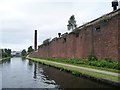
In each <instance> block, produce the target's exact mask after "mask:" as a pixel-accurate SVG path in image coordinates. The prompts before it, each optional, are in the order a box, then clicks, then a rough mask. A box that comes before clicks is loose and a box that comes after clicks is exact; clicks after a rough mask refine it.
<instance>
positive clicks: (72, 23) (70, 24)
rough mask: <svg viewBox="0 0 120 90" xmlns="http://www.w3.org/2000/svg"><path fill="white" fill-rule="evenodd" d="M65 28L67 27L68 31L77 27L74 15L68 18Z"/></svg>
mask: <svg viewBox="0 0 120 90" xmlns="http://www.w3.org/2000/svg"><path fill="white" fill-rule="evenodd" d="M67 27H68V30H71V29H72V30H73V29H75V28H76V27H77V24H76V20H75V17H74V15H72V16H71V17H70V19H69V21H68V25H67Z"/></svg>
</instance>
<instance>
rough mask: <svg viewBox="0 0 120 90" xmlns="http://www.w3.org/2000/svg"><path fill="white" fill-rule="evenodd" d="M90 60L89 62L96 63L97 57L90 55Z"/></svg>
mask: <svg viewBox="0 0 120 90" xmlns="http://www.w3.org/2000/svg"><path fill="white" fill-rule="evenodd" d="M88 60H89V61H96V60H97V57H96V56H95V55H89V57H88Z"/></svg>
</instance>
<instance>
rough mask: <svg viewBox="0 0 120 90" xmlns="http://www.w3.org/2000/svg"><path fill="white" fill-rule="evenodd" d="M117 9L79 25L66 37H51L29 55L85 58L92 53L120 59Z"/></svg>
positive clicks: (98, 56)
mask: <svg viewBox="0 0 120 90" xmlns="http://www.w3.org/2000/svg"><path fill="white" fill-rule="evenodd" d="M119 11H120V10H117V11H114V12H111V13H109V14H107V15H104V16H102V17H100V18H98V19H96V20H94V21H91V22H89V23H87V24H85V25H83V26H80V27H78V30H75V31H73V32H71V33H69V34H67V35H66V37H60V38H56V39H53V40H52V41H51V42H50V43H49V44H46V45H42V47H41V48H39V49H38V51H37V52H33V53H32V54H30V56H37V57H62V58H87V57H88V56H89V55H90V54H91V53H92V54H95V55H96V57H97V58H111V59H113V60H120V25H119V22H120V15H119V14H118V13H119ZM64 38H66V41H65V40H64Z"/></svg>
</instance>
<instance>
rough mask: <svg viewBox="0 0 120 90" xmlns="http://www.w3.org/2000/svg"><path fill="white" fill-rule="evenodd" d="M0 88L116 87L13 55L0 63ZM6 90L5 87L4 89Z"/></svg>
mask: <svg viewBox="0 0 120 90" xmlns="http://www.w3.org/2000/svg"><path fill="white" fill-rule="evenodd" d="M0 73H2V88H3V90H4V89H5V88H8V90H9V89H12V90H14V88H15V89H16V88H20V90H21V89H23V90H25V89H24V88H26V89H29V88H30V89H33V90H34V88H37V89H40V90H41V89H44V88H45V89H55V90H65V89H66V88H116V87H115V86H112V85H108V84H104V83H100V82H95V81H93V80H89V79H86V78H83V77H76V76H74V75H72V74H70V73H67V72H65V71H62V69H61V70H59V69H56V68H54V67H50V66H48V65H43V64H41V63H39V62H35V61H33V60H28V59H23V58H21V57H13V58H11V59H9V60H6V61H5V62H2V64H0ZM5 90H6V89H5ZM35 90H36V89H35Z"/></svg>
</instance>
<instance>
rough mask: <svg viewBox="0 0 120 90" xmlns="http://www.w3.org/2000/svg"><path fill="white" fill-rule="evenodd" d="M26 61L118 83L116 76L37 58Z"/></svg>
mask: <svg viewBox="0 0 120 90" xmlns="http://www.w3.org/2000/svg"><path fill="white" fill-rule="evenodd" d="M28 59H31V60H33V61H37V62H41V63H44V64H46V65H51V66H54V67H59V68H63V69H65V70H70V71H72V72H73V73H82V74H88V75H91V76H94V77H97V78H104V79H108V80H111V81H117V82H118V78H120V77H117V76H112V75H108V74H102V73H98V72H92V71H88V70H83V69H79V68H75V67H74V68H73V67H71V66H65V65H63V64H55V63H53V61H48V60H43V59H38V58H30V57H28Z"/></svg>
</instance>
